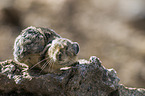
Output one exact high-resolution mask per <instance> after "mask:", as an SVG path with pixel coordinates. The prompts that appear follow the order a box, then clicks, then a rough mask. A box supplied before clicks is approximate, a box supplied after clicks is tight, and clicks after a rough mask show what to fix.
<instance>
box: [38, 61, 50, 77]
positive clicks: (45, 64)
mask: <svg viewBox="0 0 145 96" xmlns="http://www.w3.org/2000/svg"><path fill="white" fill-rule="evenodd" d="M48 64H49V62H45V63H44V64H43V66H42V67H41V71H40V72H39V74H40V73H41V72H42V71H43V70H44V68H45V67H46V66H47V65H48Z"/></svg>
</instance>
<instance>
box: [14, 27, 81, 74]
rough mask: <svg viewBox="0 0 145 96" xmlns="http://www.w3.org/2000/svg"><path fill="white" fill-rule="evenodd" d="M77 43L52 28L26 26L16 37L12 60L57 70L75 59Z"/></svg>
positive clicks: (47, 70) (50, 70)
mask: <svg viewBox="0 0 145 96" xmlns="http://www.w3.org/2000/svg"><path fill="white" fill-rule="evenodd" d="M78 52H79V45H78V43H76V42H72V41H71V40H69V39H65V38H62V37H61V36H60V35H58V34H57V33H56V32H54V31H53V30H52V29H48V28H40V27H32V26H31V27H28V28H26V29H24V30H23V31H22V32H21V34H20V35H19V36H18V37H17V38H16V40H15V43H14V52H13V55H14V60H15V61H18V62H20V63H25V64H27V65H28V66H29V68H31V67H34V66H36V65H37V67H38V68H40V69H42V70H44V71H45V72H58V70H59V69H60V68H61V67H64V66H69V65H71V64H73V63H75V62H76V61H77V53H78Z"/></svg>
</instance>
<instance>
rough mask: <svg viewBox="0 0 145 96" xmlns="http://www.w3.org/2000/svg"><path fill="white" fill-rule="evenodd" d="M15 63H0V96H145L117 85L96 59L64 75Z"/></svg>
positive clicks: (111, 72) (81, 62)
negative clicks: (42, 72) (45, 72)
mask: <svg viewBox="0 0 145 96" xmlns="http://www.w3.org/2000/svg"><path fill="white" fill-rule="evenodd" d="M38 73H39V72H36V70H35V71H34V70H29V68H28V66H27V65H25V64H20V63H17V62H15V61H13V60H7V61H4V62H0V95H1V96H7V95H11V96H20V95H21V96H26V95H27V96H29V95H30V96H36V95H39V96H41V95H48V96H145V89H136V88H127V87H124V86H123V85H120V84H118V83H119V81H120V79H119V78H118V77H117V75H116V71H115V70H114V69H106V68H105V67H104V66H102V65H101V61H100V60H99V59H98V58H97V57H95V56H92V57H90V60H89V61H87V60H84V59H82V60H79V63H78V64H76V65H75V66H72V68H71V69H68V70H66V71H63V72H62V73H61V74H49V73H48V74H38Z"/></svg>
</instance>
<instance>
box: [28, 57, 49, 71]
mask: <svg viewBox="0 0 145 96" xmlns="http://www.w3.org/2000/svg"><path fill="white" fill-rule="evenodd" d="M48 58H49V57H47V58H45V59H43V60H41V61H39V62H38V63H36V64H34V65H33V66H32V67H31V68H29V70H31V69H33V68H34V67H35V66H37V65H38V64H40V63H41V62H43V61H45V60H47V59H48Z"/></svg>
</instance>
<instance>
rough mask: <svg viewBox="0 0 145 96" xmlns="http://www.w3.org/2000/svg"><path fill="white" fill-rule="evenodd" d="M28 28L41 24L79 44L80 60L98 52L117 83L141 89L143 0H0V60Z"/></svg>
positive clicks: (143, 81)
mask: <svg viewBox="0 0 145 96" xmlns="http://www.w3.org/2000/svg"><path fill="white" fill-rule="evenodd" d="M28 26H37V27H46V28H51V29H53V30H55V31H56V32H57V33H58V34H60V35H61V36H62V37H65V38H68V39H71V40H72V41H76V42H78V43H79V45H80V53H79V58H85V59H87V60H88V59H89V57H90V56H93V55H95V56H97V57H99V58H100V60H101V61H102V62H103V63H102V65H104V66H105V67H106V68H114V69H115V70H116V71H117V73H118V76H119V78H120V79H121V81H120V83H122V84H124V85H126V86H129V87H142V88H145V1H144V0H125V1H123V0H107V1H105V0H86V1H85V0H0V61H3V60H6V59H11V58H13V55H12V53H13V43H14V40H15V38H16V37H17V36H18V34H19V33H20V32H21V30H22V29H24V28H26V27H28Z"/></svg>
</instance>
